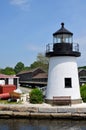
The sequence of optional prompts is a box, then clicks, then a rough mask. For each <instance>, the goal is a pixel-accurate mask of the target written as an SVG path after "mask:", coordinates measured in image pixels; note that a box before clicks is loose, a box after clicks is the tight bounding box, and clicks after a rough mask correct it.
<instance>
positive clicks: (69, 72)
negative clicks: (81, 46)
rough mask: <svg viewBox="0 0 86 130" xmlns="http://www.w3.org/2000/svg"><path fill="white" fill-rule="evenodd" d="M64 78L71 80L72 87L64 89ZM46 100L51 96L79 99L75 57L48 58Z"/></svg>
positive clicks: (50, 98)
mask: <svg viewBox="0 0 86 130" xmlns="http://www.w3.org/2000/svg"><path fill="white" fill-rule="evenodd" d="M65 78H71V84H72V86H71V87H69V88H65ZM46 92H47V93H46V99H49V100H52V99H53V96H71V99H73V100H76V99H81V96H80V87H79V79H78V70H77V63H76V57H73V56H58V57H50V61H49V72H48V85H47V91H46Z"/></svg>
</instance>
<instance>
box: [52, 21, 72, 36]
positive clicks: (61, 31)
mask: <svg viewBox="0 0 86 130" xmlns="http://www.w3.org/2000/svg"><path fill="white" fill-rule="evenodd" d="M59 34H70V35H73V33H72V32H70V31H68V30H67V29H66V28H64V23H61V28H60V29H59V30H57V31H56V32H55V33H53V36H55V35H59Z"/></svg>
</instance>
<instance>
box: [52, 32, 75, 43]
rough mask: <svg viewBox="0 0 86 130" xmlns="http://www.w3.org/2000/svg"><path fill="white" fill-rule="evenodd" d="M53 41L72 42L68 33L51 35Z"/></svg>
mask: <svg viewBox="0 0 86 130" xmlns="http://www.w3.org/2000/svg"><path fill="white" fill-rule="evenodd" d="M53 42H54V43H72V42H73V39H72V36H71V35H69V34H59V35H56V36H54V37H53Z"/></svg>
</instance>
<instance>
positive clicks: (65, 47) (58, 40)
mask: <svg viewBox="0 0 86 130" xmlns="http://www.w3.org/2000/svg"><path fill="white" fill-rule="evenodd" d="M80 55H81V53H80V52H79V45H78V44H77V43H75V44H74V43H73V33H72V32H70V31H68V30H67V29H66V28H65V27H64V23H61V28H60V29H59V30H58V31H56V32H55V33H53V44H48V45H47V47H46V56H47V57H52V56H75V57H79V56H80Z"/></svg>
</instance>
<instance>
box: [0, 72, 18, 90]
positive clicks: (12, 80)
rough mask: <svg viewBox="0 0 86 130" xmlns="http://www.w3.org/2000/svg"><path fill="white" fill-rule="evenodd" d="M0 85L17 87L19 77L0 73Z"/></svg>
mask: <svg viewBox="0 0 86 130" xmlns="http://www.w3.org/2000/svg"><path fill="white" fill-rule="evenodd" d="M0 85H15V86H16V88H17V87H18V85H19V77H17V76H14V75H5V74H0Z"/></svg>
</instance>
